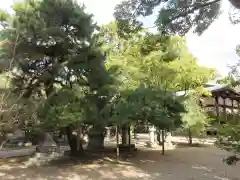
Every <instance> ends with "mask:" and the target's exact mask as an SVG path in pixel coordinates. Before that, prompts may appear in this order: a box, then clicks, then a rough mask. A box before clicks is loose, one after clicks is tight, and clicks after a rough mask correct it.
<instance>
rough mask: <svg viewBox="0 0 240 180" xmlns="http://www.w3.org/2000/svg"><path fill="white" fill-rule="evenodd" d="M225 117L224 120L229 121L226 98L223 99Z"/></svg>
mask: <svg viewBox="0 0 240 180" xmlns="http://www.w3.org/2000/svg"><path fill="white" fill-rule="evenodd" d="M223 115H224V120H225V121H227V112H226V98H223Z"/></svg>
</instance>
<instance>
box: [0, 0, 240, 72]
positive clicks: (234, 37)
mask: <svg viewBox="0 0 240 180" xmlns="http://www.w3.org/2000/svg"><path fill="white" fill-rule="evenodd" d="M1 1H3V0H1ZM120 1H121V0H101V1H100V0H79V2H83V3H84V4H85V5H86V10H87V12H89V13H93V15H94V18H95V20H96V21H97V22H98V23H99V24H107V23H109V22H110V21H112V20H114V18H113V12H114V7H115V5H116V4H117V3H119V2H120ZM13 2H14V0H4V1H3V2H1V4H0V8H1V9H6V10H10V6H11V4H12V3H13ZM103 7H104V8H103ZM222 7H223V8H222V9H223V13H222V14H221V15H220V16H219V18H218V19H217V20H215V21H214V22H213V23H212V25H211V26H210V27H209V28H208V29H207V30H206V31H205V32H204V33H203V34H202V35H201V36H198V35H196V34H193V33H188V34H187V35H186V39H187V42H188V47H189V50H190V51H191V52H192V54H193V55H194V56H196V58H197V60H198V62H199V64H201V65H204V66H207V67H212V68H216V69H217V70H218V71H219V73H220V74H222V75H223V76H224V75H227V73H228V72H229V68H228V66H229V65H234V64H235V63H236V62H237V61H238V59H240V57H238V56H237V55H236V52H235V49H236V45H238V44H240V33H239V32H240V24H239V25H232V24H231V23H230V21H229V18H228V17H229V16H228V10H229V8H230V4H229V2H228V0H223V4H222ZM155 13H157V11H156V12H155ZM154 20H155V15H154V14H153V15H152V16H150V17H147V18H145V19H144V24H145V26H146V27H151V26H153V22H154Z"/></svg>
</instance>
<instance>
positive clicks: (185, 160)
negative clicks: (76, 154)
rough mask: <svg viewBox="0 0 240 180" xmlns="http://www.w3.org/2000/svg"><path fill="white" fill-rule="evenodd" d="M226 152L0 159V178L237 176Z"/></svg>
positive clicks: (206, 179)
mask: <svg viewBox="0 0 240 180" xmlns="http://www.w3.org/2000/svg"><path fill="white" fill-rule="evenodd" d="M226 155H227V153H226V152H223V151H221V150H219V149H216V148H215V147H204V148H203V147H198V148H196V147H191V148H186V147H185V148H177V149H175V150H169V151H167V152H166V155H164V156H162V155H161V153H160V151H159V150H146V149H145V150H142V151H140V150H139V151H138V152H137V154H136V156H134V157H132V158H130V159H128V160H125V161H124V162H121V163H120V164H115V163H112V162H111V160H110V159H106V160H105V161H100V162H99V161H97V162H95V163H89V164H79V163H78V164H77V163H73V162H72V161H71V162H70V161H64V162H63V163H57V164H53V165H51V166H50V165H48V166H43V167H35V168H24V167H23V166H22V164H17V163H13V162H12V163H11V162H9V163H6V162H2V163H1V162H0V179H1V180H10V179H14V180H32V179H34V180H112V179H114V180H134V179H142V180H240V164H238V165H236V166H227V165H225V164H223V163H222V158H224V157H225V156H226Z"/></svg>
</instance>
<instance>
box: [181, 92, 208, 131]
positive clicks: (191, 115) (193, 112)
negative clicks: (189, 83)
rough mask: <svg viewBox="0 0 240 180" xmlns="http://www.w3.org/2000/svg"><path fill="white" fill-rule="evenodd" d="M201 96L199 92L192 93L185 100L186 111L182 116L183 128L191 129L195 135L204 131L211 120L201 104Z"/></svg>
mask: <svg viewBox="0 0 240 180" xmlns="http://www.w3.org/2000/svg"><path fill="white" fill-rule="evenodd" d="M199 98H200V96H199V95H198V94H190V95H188V97H187V100H186V101H185V102H184V104H185V109H186V113H184V114H183V117H182V120H183V129H185V130H186V131H189V130H190V131H191V133H192V134H193V135H199V134H201V133H203V132H204V130H205V129H206V127H207V126H208V125H209V122H210V119H209V117H208V116H207V114H206V112H205V111H204V109H203V108H202V107H201V106H200V104H199V102H200V99H199Z"/></svg>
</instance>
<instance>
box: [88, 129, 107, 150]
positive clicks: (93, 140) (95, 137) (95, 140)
mask: <svg viewBox="0 0 240 180" xmlns="http://www.w3.org/2000/svg"><path fill="white" fill-rule="evenodd" d="M104 131H105V129H104V127H101V126H93V127H92V129H91V130H90V131H89V133H88V138H89V141H88V147H87V149H88V150H90V151H100V150H102V149H104Z"/></svg>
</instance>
